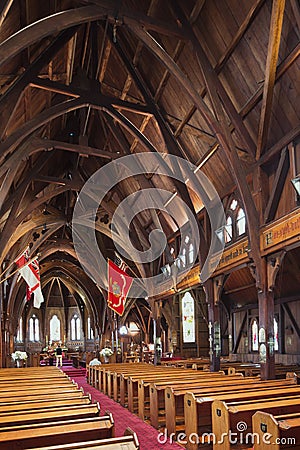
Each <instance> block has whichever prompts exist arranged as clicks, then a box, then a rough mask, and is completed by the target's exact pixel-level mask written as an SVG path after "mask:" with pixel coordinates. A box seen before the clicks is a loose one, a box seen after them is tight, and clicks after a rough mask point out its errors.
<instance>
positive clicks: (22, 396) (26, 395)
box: [0, 388, 83, 405]
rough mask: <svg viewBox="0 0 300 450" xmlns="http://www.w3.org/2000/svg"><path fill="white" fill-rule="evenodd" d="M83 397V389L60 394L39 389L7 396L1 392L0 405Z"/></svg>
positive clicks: (63, 391) (62, 391)
mask: <svg viewBox="0 0 300 450" xmlns="http://www.w3.org/2000/svg"><path fill="white" fill-rule="evenodd" d="M82 396H83V389H82V388H81V389H80V390H78V389H63V390H61V391H60V392H56V391H53V390H50V391H48V390H46V389H43V390H39V389H38V388H37V389H36V390H35V391H30V392H28V391H20V392H17V391H15V392H10V393H8V394H6V393H5V392H1V391H0V403H1V404H2V405H3V404H7V403H16V402H20V401H26V402H27V401H35V400H41V399H46V400H47V399H59V398H78V397H82Z"/></svg>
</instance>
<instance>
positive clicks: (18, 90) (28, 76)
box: [0, 27, 77, 139]
mask: <svg viewBox="0 0 300 450" xmlns="http://www.w3.org/2000/svg"><path fill="white" fill-rule="evenodd" d="M76 30H77V27H72V28H70V29H68V30H66V31H63V32H62V33H60V34H59V35H58V36H57V37H56V38H55V39H54V40H53V41H52V42H51V43H50V44H49V45H48V47H47V48H46V49H45V50H44V51H43V52H42V53H41V54H40V55H39V56H38V57H37V58H36V59H35V60H34V61H33V62H32V63H31V65H30V66H29V67H28V68H27V69H26V70H25V72H24V73H23V74H22V75H20V77H19V78H18V79H17V80H16V81H15V82H14V83H13V84H12V86H10V87H9V89H7V91H6V92H5V94H3V95H2V96H1V97H0V110H1V121H0V135H1V138H2V139H3V137H4V134H5V131H6V129H7V127H8V125H9V123H10V120H12V119H13V117H14V111H15V110H16V108H17V107H18V104H19V101H20V99H21V98H22V96H21V94H22V92H23V91H24V89H25V88H26V87H27V86H28V85H29V83H30V81H31V80H32V79H33V78H34V77H36V76H37V75H38V73H39V72H40V71H41V70H42V68H43V67H44V66H45V65H46V64H48V63H49V62H50V61H51V59H52V58H53V57H54V56H55V54H56V53H57V52H58V51H59V50H60V49H61V48H62V47H63V46H64V45H65V44H66V43H67V42H68V41H69V40H70V39H71V38H72V36H73V35H74V33H76Z"/></svg>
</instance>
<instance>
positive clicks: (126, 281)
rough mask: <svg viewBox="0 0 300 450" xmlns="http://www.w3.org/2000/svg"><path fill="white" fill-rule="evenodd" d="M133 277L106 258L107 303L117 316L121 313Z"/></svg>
mask: <svg viewBox="0 0 300 450" xmlns="http://www.w3.org/2000/svg"><path fill="white" fill-rule="evenodd" d="M132 282H133V278H132V277H130V276H129V275H127V273H125V272H124V271H123V270H121V269H120V268H119V267H118V266H116V265H115V264H114V263H113V262H112V261H110V260H108V295H107V304H108V306H109V308H111V309H112V310H114V311H115V312H116V313H117V314H119V316H122V315H123V312H124V308H125V300H126V298H127V295H128V292H129V289H130V287H131V285H132Z"/></svg>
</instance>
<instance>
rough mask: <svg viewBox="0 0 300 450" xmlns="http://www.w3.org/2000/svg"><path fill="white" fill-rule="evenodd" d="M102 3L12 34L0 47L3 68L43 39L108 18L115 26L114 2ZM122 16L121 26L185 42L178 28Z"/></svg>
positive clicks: (128, 14) (136, 15)
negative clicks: (148, 31)
mask: <svg viewBox="0 0 300 450" xmlns="http://www.w3.org/2000/svg"><path fill="white" fill-rule="evenodd" d="M101 3H103V4H105V5H104V6H101V7H100V5H99V6H96V5H93V6H84V7H82V8H74V9H69V10H66V11H61V12H59V13H56V14H52V15H51V16H49V17H45V18H43V19H40V20H38V21H37V22H34V23H32V24H30V25H28V26H27V27H26V28H24V29H22V30H20V31H18V32H17V33H15V34H13V35H12V36H10V37H9V38H8V39H6V40H5V41H4V42H2V43H1V44H0V66H2V65H3V64H5V63H6V62H7V61H8V60H10V59H11V58H13V57H14V56H16V55H17V54H18V53H19V52H20V51H22V50H24V49H25V48H27V47H29V46H30V45H32V44H34V43H35V42H38V41H40V40H41V39H43V38H44V37H46V36H49V35H50V34H53V33H56V32H57V30H63V29H66V28H70V27H72V26H74V25H80V24H82V23H86V22H92V21H95V20H99V19H103V18H106V17H108V18H109V20H110V21H111V22H112V23H115V21H116V18H115V10H113V9H112V8H111V2H108V1H107V2H101ZM120 13H121V14H122V22H123V23H125V24H128V25H130V24H139V25H141V26H144V27H145V28H147V29H148V30H153V31H157V32H158V33H162V34H166V35H168V36H173V37H176V38H177V39H183V40H184V39H185V36H184V34H183V33H182V31H181V30H180V28H179V27H177V26H176V25H172V24H169V23H167V22H163V21H160V20H158V19H152V18H149V17H147V16H146V15H145V14H140V13H133V12H132V11H127V12H125V11H120Z"/></svg>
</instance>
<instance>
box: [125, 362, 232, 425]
mask: <svg viewBox="0 0 300 450" xmlns="http://www.w3.org/2000/svg"><path fill="white" fill-rule="evenodd" d="M179 377H180V378H182V379H183V381H186V382H188V381H190V380H191V381H195V380H206V379H207V378H208V377H209V379H210V380H214V379H216V380H221V378H224V376H223V374H222V373H209V372H207V373H206V372H202V373H197V372H195V371H194V370H190V371H189V370H188V369H186V370H185V371H184V373H182V371H181V370H179V371H177V369H175V371H174V369H171V370H170V371H161V372H158V373H150V374H149V373H148V374H142V375H140V374H138V375H133V376H132V375H130V376H128V377H127V397H128V409H129V411H130V412H136V411H137V410H138V407H140V416H141V417H144V403H145V390H146V389H147V397H148V398H149V385H150V383H153V382H155V381H159V382H160V383H161V382H167V381H169V382H172V381H173V383H176V382H177V381H178V378H179ZM124 378H125V376H124ZM238 378H239V377H238ZM224 379H225V378H224Z"/></svg>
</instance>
